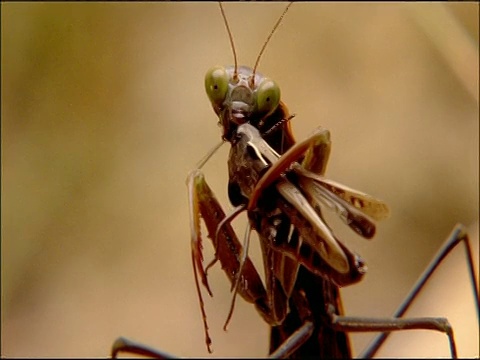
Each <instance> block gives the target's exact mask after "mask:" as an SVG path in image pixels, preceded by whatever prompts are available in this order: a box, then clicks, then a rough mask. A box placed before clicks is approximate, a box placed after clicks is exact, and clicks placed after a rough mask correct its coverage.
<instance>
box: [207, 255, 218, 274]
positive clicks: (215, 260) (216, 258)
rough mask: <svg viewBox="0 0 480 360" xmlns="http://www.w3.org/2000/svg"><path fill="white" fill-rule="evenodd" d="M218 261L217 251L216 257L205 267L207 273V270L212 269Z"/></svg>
mask: <svg viewBox="0 0 480 360" xmlns="http://www.w3.org/2000/svg"><path fill="white" fill-rule="evenodd" d="M217 261H218V255H217V253H215V257H214V258H213V260H212V261H210V263H209V264H208V265H207V267H206V268H205V275H208V274H207V272H208V269H210V268H211V267H212V266H213V265H215V263H216V262H217Z"/></svg>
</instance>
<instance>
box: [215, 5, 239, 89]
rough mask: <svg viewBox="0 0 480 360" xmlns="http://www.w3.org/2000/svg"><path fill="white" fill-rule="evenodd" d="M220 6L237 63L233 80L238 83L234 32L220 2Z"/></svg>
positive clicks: (235, 59)
mask: <svg viewBox="0 0 480 360" xmlns="http://www.w3.org/2000/svg"><path fill="white" fill-rule="evenodd" d="M218 5H219V6H220V11H221V12H222V17H223V21H224V23H225V27H226V28H227V32H228V38H229V39H230V45H231V46H232V51H233V60H234V62H235V71H234V72H233V79H234V80H235V81H236V80H237V79H238V64H237V53H236V51H235V45H234V44H233V36H232V32H231V31H230V26H228V21H227V17H226V16H225V11H224V10H223V6H222V2H221V1H219V2H218Z"/></svg>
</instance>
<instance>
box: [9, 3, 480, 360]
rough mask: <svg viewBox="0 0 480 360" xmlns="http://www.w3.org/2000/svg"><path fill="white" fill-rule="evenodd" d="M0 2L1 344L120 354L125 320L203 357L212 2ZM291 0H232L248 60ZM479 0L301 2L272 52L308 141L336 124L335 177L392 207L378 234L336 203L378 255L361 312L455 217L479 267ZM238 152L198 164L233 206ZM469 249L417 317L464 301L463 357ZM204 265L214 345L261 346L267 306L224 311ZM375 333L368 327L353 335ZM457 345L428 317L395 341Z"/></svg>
mask: <svg viewBox="0 0 480 360" xmlns="http://www.w3.org/2000/svg"><path fill="white" fill-rule="evenodd" d="M1 6H2V8H1V10H2V11H1V23H2V25H1V26H2V41H1V46H2V48H1V50H2V104H1V111H2V113H1V116H2V128H1V130H2V217H1V220H2V259H1V262H2V269H1V270H2V278H1V280H2V292H1V293H2V311H1V316H2V328H1V330H2V332H1V333H2V342H1V346H2V348H1V355H2V356H8V357H72V356H74V357H85V356H95V357H104V356H108V354H109V350H110V346H111V344H112V342H113V340H114V339H115V338H116V337H117V336H119V335H124V336H128V337H130V338H133V339H136V340H140V341H142V342H144V343H146V344H150V345H152V346H155V347H157V348H160V349H162V350H164V351H167V352H170V353H172V354H176V355H178V356H197V357H198V356H200V357H203V356H208V353H207V351H206V348H205V345H204V335H203V328H202V322H201V315H200V310H199V305H198V302H197V295H196V292H195V287H194V282H193V273H192V265H191V259H190V240H189V224H188V210H187V193H186V186H185V178H186V175H187V173H188V171H189V170H191V169H193V168H194V166H195V164H196V163H197V161H198V160H199V159H200V158H201V157H202V156H203V155H204V154H205V153H206V152H207V151H208V150H209V149H210V148H211V147H212V146H213V145H214V144H216V143H217V142H218V141H219V140H220V130H219V128H217V126H216V119H215V116H214V113H213V110H212V109H211V106H210V105H209V103H208V99H207V96H206V95H205V94H204V85H203V78H204V74H205V72H206V71H207V69H209V68H210V67H211V66H214V65H217V64H222V65H224V64H225V65H227V64H231V63H232V62H233V60H232V54H231V49H230V45H229V42H228V37H227V34H226V31H225V28H224V24H223V20H222V18H221V16H220V11H219V8H218V5H217V4H215V3H160V2H153V3H2V5H1ZM284 7H285V3H252V4H249V3H228V4H226V5H225V10H226V13H227V16H228V19H229V22H230V26H231V28H232V32H233V35H234V38H235V45H236V49H237V52H238V54H239V62H240V63H241V64H246V65H252V64H253V62H254V61H255V58H256V56H257V54H258V52H259V50H260V48H261V46H262V44H263V42H264V41H265V39H266V37H267V35H268V34H269V32H270V30H271V28H272V26H273V24H274V23H275V21H276V19H277V18H278V16H279V15H280V14H281V12H282V11H283V9H284ZM478 9H479V5H478V3H448V4H447V3H432V4H421V3H408V4H406V3H389V4H382V3H372V4H352V3H312V4H308V3H296V4H294V5H293V6H292V7H291V9H290V11H289V13H288V14H287V15H286V17H285V19H284V21H283V23H282V24H281V26H280V28H279V29H278V31H277V32H276V33H275V35H274V37H273V38H272V40H271V42H270V44H269V45H268V48H267V50H266V52H265V54H264V56H263V58H262V60H261V62H260V66H259V71H260V72H262V73H264V74H266V75H268V76H269V77H271V78H274V79H276V81H277V82H278V83H279V84H280V86H281V89H282V98H283V100H284V101H285V102H286V103H287V104H288V106H289V108H290V111H291V112H292V113H295V114H297V116H296V117H295V119H294V120H293V121H292V126H293V128H294V131H295V134H296V137H297V138H298V139H301V138H304V137H306V136H307V135H308V134H309V133H310V132H311V131H312V130H313V129H314V128H315V127H317V126H319V125H322V126H324V127H326V128H328V129H330V131H331V134H332V141H333V150H332V154H331V157H330V163H329V167H328V169H327V175H328V176H329V177H330V178H331V179H334V180H336V181H339V182H341V183H344V184H346V185H348V186H350V187H353V188H356V189H359V190H362V191H364V192H366V193H369V194H372V195H374V196H376V197H378V198H381V199H383V200H385V201H386V202H387V203H388V204H389V206H390V209H391V217H390V218H389V219H388V220H386V221H384V222H382V223H381V224H379V226H378V232H377V235H376V237H375V238H374V239H373V240H372V241H366V240H364V239H361V238H359V237H358V236H356V235H355V234H354V233H353V232H352V231H350V230H349V229H348V228H346V227H345V226H344V225H343V224H342V223H340V222H339V221H337V220H336V219H335V217H334V216H328V219H329V220H330V221H331V222H332V224H333V226H334V230H335V231H336V233H337V234H338V235H339V237H340V238H341V239H343V240H344V241H345V242H346V243H347V244H348V246H350V247H351V248H352V249H354V250H355V251H357V252H358V253H360V254H361V255H362V256H363V258H364V259H365V261H366V262H367V264H368V266H369V272H368V274H367V276H366V277H365V278H364V281H362V282H361V283H360V284H358V285H354V286H352V287H350V288H346V289H344V290H343V291H342V294H343V297H344V306H345V309H346V312H347V313H348V314H350V315H364V316H389V315H390V314H392V313H393V311H394V310H395V309H396V307H397V305H398V304H400V302H401V300H402V299H403V298H404V296H405V295H406V293H407V292H408V290H409V289H410V287H411V286H412V285H413V283H414V282H415V280H416V279H417V277H418V276H419V275H420V273H421V271H422V270H423V269H424V268H425V266H426V265H427V263H428V262H429V260H430V259H431V258H432V257H433V255H434V254H435V252H436V251H437V250H438V249H439V247H440V246H441V244H442V243H443V241H444V240H445V239H446V238H447V236H448V235H449V233H450V231H451V230H452V229H453V227H454V225H455V224H456V223H457V222H461V223H463V224H465V225H466V226H467V228H468V231H469V235H470V236H471V239H472V241H473V243H474V244H475V248H474V249H475V250H474V253H475V254H476V255H475V262H476V269H477V271H478V255H477V254H478V218H479V191H478V190H479V181H478V179H479V165H478V158H479V111H478V107H479V102H478V101H479V100H478V96H479V95H478V86H479V82H478V78H479V74H478V65H479V64H478V41H479V29H478V16H479V10H478ZM227 154H228V146H227V145H224V147H223V148H222V149H221V150H220V151H219V152H218V153H217V154H216V155H215V156H214V157H213V158H212V159H211V161H210V162H209V163H208V165H207V166H206V167H205V169H204V170H205V174H206V177H207V180H208V181H209V182H210V184H211V186H212V187H213V188H214V190H215V191H216V193H217V196H218V198H219V199H220V201H221V202H222V203H223V204H225V208H226V209H227V211H228V209H230V208H231V207H230V205H229V204H228V199H227V195H226V182H227V168H226V158H227ZM244 224H245V218H244V217H241V218H240V219H239V220H237V221H236V222H235V226H236V228H237V230H238V232H239V234H240V237H241V236H242V235H243V229H244ZM254 239H255V238H253V239H252V245H251V256H252V258H253V259H254V261H255V262H256V264H257V265H258V267H259V271H260V272H262V273H263V270H262V267H261V261H260V259H261V258H260V254H259V249H258V244H257V243H256V241H255V240H254ZM212 255H213V251H212V249H211V243H210V241H209V240H208V239H206V240H205V258H206V261H209V260H210V259H211V257H212ZM464 259H465V257H464V251H463V249H461V248H459V249H457V250H456V251H454V252H453V253H452V255H451V256H450V257H449V259H448V260H447V261H445V263H444V264H443V266H442V267H441V271H439V273H438V275H437V276H435V277H434V279H432V282H431V283H430V285H429V286H428V287H427V288H426V289H425V292H423V293H422V295H421V297H420V299H419V301H418V302H416V303H415V305H414V308H413V309H412V311H411V312H410V313H409V315H416V316H446V317H448V318H449V319H450V320H451V322H452V324H453V326H454V330H455V334H456V337H457V345H458V350H459V355H461V356H470V357H473V356H476V357H478V356H479V350H478V337H479V336H478V318H477V315H476V313H475V307H474V300H473V295H472V291H471V286H470V285H469V282H468V274H467V271H466V265H465V260H464ZM210 284H211V286H212V288H213V292H214V297H213V298H209V297H207V295H206V293H205V294H204V296H205V297H206V311H207V315H208V320H209V325H210V330H211V336H212V338H213V349H214V353H213V355H214V356H236V357H238V356H264V355H266V353H267V349H268V345H267V342H268V328H267V325H266V324H265V323H264V322H263V321H262V320H261V318H260V316H259V315H258V314H257V313H256V311H255V310H254V308H253V306H251V305H249V304H245V303H244V302H243V301H242V300H241V299H240V300H237V305H236V310H235V313H234V316H233V320H232V322H231V324H230V327H229V331H228V332H227V333H225V332H224V331H223V330H222V326H223V322H224V320H225V318H226V315H227V313H228V308H229V304H230V298H231V294H230V292H229V284H228V282H227V279H226V277H225V275H224V274H223V273H222V271H221V269H220V266H217V267H216V268H214V269H213V270H212V271H211V272H210ZM411 335H413V340H412V336H411ZM372 336H373V334H366V335H354V336H352V342H353V346H354V349H355V350H354V352H355V354H359V353H360V351H361V350H362V349H363V348H364V347H365V346H366V344H367V343H368V342H369V341H370V340H371V339H372ZM448 354H449V353H448V343H447V339H446V337H445V336H444V335H443V334H440V333H435V332H426V331H416V332H406V333H404V334H401V335H395V336H392V338H391V341H389V342H388V344H387V345H386V346H384V347H383V348H382V352H381V353H380V354H379V355H381V356H417V357H421V356H427V357H436V356H448Z"/></svg>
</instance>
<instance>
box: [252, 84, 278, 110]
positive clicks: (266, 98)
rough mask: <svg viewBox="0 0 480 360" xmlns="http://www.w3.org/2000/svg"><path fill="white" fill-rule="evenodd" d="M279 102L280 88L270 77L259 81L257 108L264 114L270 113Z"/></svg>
mask: <svg viewBox="0 0 480 360" xmlns="http://www.w3.org/2000/svg"><path fill="white" fill-rule="evenodd" d="M279 103H280V88H279V87H278V85H277V84H276V83H275V82H274V81H273V80H270V79H265V80H263V81H262V82H261V84H260V85H259V87H258V90H257V109H258V111H259V112H261V113H265V114H266V115H269V114H271V113H272V112H273V111H274V110H275V109H276V108H277V106H278V104H279Z"/></svg>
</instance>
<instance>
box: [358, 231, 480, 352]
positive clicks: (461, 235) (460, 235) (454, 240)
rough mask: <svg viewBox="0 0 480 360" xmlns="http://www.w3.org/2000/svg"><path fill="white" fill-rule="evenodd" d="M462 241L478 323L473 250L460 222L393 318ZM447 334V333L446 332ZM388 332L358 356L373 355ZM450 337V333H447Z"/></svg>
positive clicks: (400, 314) (479, 305) (398, 314)
mask: <svg viewBox="0 0 480 360" xmlns="http://www.w3.org/2000/svg"><path fill="white" fill-rule="evenodd" d="M460 243H463V244H464V245H465V253H466V257H467V264H468V272H469V276H470V280H471V282H472V289H473V292H474V296H475V304H476V310H477V318H479V324H480V302H479V301H480V299H479V296H478V288H477V284H478V280H477V276H476V272H475V268H474V265H473V252H472V246H471V244H470V239H469V237H468V234H467V232H466V229H465V227H464V226H463V225H462V224H457V225H456V226H455V228H454V229H453V231H452V233H451V234H450V236H449V237H448V238H447V240H446V241H445V243H444V244H443V246H442V247H441V248H440V250H439V251H438V252H437V254H436V255H435V257H434V258H433V259H432V261H431V262H430V264H429V265H428V267H427V268H426V269H425V271H424V272H423V273H422V274H421V275H420V277H419V278H418V280H417V282H416V283H415V285H414V286H413V287H412V290H410V292H409V294H408V296H407V297H406V298H405V300H404V301H403V302H402V304H401V305H400V306H399V308H398V309H397V311H395V313H394V314H393V317H394V318H399V317H402V316H403V315H404V314H405V313H406V311H407V310H408V308H409V307H410V305H411V304H412V303H413V301H414V300H415V298H416V297H417V295H418V293H419V292H420V290H421V289H422V288H423V286H424V285H425V283H426V282H427V281H428V279H429V278H430V277H431V276H432V274H433V273H434V271H435V270H436V269H437V267H438V266H439V265H440V264H441V262H442V261H443V259H445V258H446V257H447V255H448V254H449V253H450V252H451V251H452V249H453V248H455V247H456V246H457V245H458V244H460ZM447 334H448V333H447ZM388 335H389V333H388V332H386V333H383V334H380V335H378V336H377V337H376V338H375V339H374V340H373V341H372V343H371V344H370V345H369V346H368V347H367V348H366V349H365V350H364V352H363V353H362V354H361V355H360V357H362V358H363V357H367V358H370V357H372V356H374V355H375V353H376V352H377V351H378V349H379V348H380V346H381V345H382V344H383V343H384V342H385V340H386V338H387V337H388ZM449 338H450V335H449ZM452 341H453V333H452V335H451V340H450V344H451V345H450V346H451V349H452V347H453V349H454V346H455V343H454V342H453V345H452ZM453 349H452V354H453Z"/></svg>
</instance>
